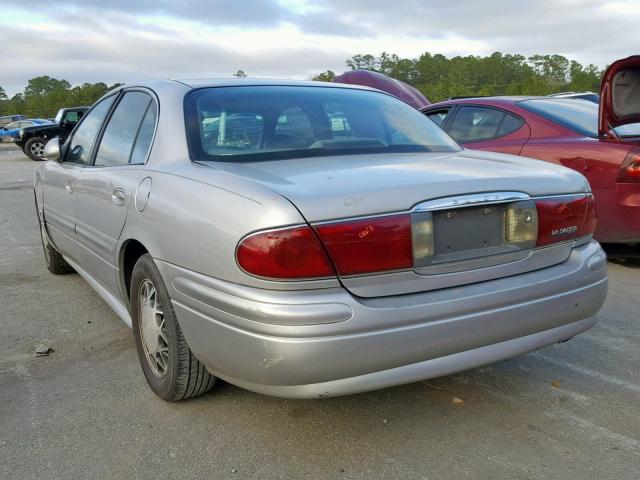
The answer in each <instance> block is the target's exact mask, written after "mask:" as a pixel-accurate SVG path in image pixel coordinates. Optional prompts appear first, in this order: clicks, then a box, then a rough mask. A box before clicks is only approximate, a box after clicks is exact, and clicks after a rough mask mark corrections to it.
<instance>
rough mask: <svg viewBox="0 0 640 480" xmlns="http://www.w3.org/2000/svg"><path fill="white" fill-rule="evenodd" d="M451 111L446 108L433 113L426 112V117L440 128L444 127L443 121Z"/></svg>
mask: <svg viewBox="0 0 640 480" xmlns="http://www.w3.org/2000/svg"><path fill="white" fill-rule="evenodd" d="M450 110H451V109H450V108H447V109H444V110H436V111H435V112H426V115H427V117H429V118H430V119H431V120H432V121H433V122H434V123H435V124H436V125H438V126H439V127H442V125H444V121H445V120H446V118H447V115H448V114H449V111H450Z"/></svg>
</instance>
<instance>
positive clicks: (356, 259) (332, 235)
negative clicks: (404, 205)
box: [315, 214, 413, 275]
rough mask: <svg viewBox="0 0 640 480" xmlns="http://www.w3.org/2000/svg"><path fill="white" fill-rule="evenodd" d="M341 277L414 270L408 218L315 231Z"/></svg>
mask: <svg viewBox="0 0 640 480" xmlns="http://www.w3.org/2000/svg"><path fill="white" fill-rule="evenodd" d="M315 228H316V231H317V232H318V235H319V236H320V239H321V240H322V243H323V244H324V246H325V247H326V248H327V251H328V252H329V256H330V257H331V260H333V264H334V265H335V266H336V269H337V270H338V273H339V274H340V275H355V274H358V273H372V272H382V271H388V270H399V269H404V268H411V267H412V266H413V250H412V245H411V215H409V214H401V215H390V216H387V217H377V218H369V219H362V220H353V221H346V222H337V223H330V224H324V225H318V226H316V227H315Z"/></svg>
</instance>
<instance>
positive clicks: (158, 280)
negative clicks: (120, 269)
mask: <svg viewBox="0 0 640 480" xmlns="http://www.w3.org/2000/svg"><path fill="white" fill-rule="evenodd" d="M130 297H131V317H132V322H133V335H134V337H135V341H136V347H137V350H138V359H139V360H140V365H141V366H142V371H143V372H144V376H145V378H146V379H147V383H148V384H149V386H150V387H151V390H153V392H154V393H155V394H156V395H158V396H159V397H160V398H162V399H164V400H167V401H170V402H176V401H179V400H185V399H187V398H191V397H196V396H198V395H202V394H203V393H206V392H208V391H209V390H211V389H212V388H213V386H214V384H215V382H216V377H214V376H213V375H211V374H210V373H209V372H208V370H207V369H206V368H205V366H204V365H203V364H202V363H200V361H198V359H197V358H196V357H195V356H194V355H193V353H191V350H190V349H189V346H188V345H187V342H186V340H185V339H184V336H183V335H182V330H181V329H180V325H179V324H178V320H177V319H176V315H175V312H174V310H173V306H172V304H171V297H170V296H169V292H168V291H167V288H166V286H165V284H164V281H163V280H162V276H161V275H160V272H159V270H158V267H156V265H155V263H154V262H153V259H152V258H151V255H149V254H145V255H142V256H141V257H140V258H139V259H138V261H137V262H136V264H135V266H134V267H133V273H132V275H131V294H130Z"/></svg>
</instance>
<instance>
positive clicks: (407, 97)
mask: <svg viewBox="0 0 640 480" xmlns="http://www.w3.org/2000/svg"><path fill="white" fill-rule="evenodd" d="M333 81H334V82H337V83H348V84H351V85H363V86H365V87H371V88H376V89H378V90H382V91H383V92H387V93H389V94H391V95H393V96H394V97H398V98H399V99H400V100H402V101H403V102H405V103H408V104H409V105H411V106H412V107H414V108H416V109H418V110H420V109H421V108H424V107H426V106H427V105H430V104H431V102H430V101H429V100H428V99H427V97H425V96H424V95H423V94H422V93H420V91H419V90H418V89H416V88H414V87H412V86H411V85H408V84H406V83H404V82H401V81H400V80H396V79H394V78H391V77H387V76H386V75H383V74H382V73H378V72H372V71H370V70H353V71H350V72H345V73H343V74H342V75H338V76H337V77H336V78H335V79H334V80H333Z"/></svg>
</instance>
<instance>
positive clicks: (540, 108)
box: [518, 98, 598, 138]
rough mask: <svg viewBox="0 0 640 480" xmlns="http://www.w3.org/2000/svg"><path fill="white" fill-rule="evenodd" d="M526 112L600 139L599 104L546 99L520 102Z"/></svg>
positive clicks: (577, 100) (574, 99) (568, 99)
mask: <svg viewBox="0 0 640 480" xmlns="http://www.w3.org/2000/svg"><path fill="white" fill-rule="evenodd" d="M518 105H520V106H521V107H522V108H524V109H525V110H529V111H530V112H533V113H537V114H538V115H540V116H542V117H545V118H546V119H548V120H551V121H552V122H555V123H558V124H560V125H562V126H564V127H567V128H568V129H570V130H573V131H574V132H577V133H580V134H582V135H585V136H587V137H593V138H597V137H598V104H596V103H593V102H590V101H588V100H580V99H576V98H571V99H570V98H545V99H542V98H541V99H535V100H523V101H521V102H518Z"/></svg>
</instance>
